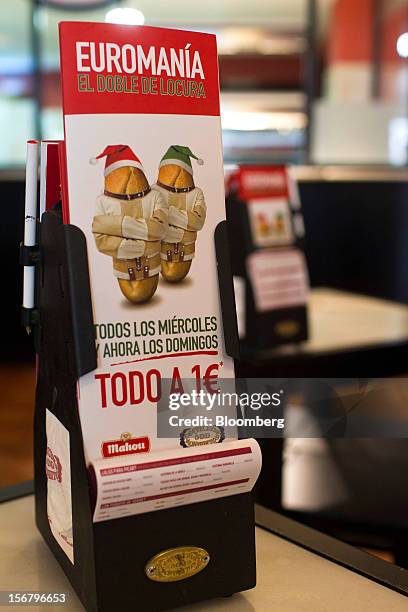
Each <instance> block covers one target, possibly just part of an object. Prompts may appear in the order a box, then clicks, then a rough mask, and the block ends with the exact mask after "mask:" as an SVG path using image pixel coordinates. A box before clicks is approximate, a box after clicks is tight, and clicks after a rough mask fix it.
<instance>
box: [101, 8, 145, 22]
mask: <svg viewBox="0 0 408 612" xmlns="http://www.w3.org/2000/svg"><path fill="white" fill-rule="evenodd" d="M144 20H145V18H144V15H143V13H142V11H139V10H138V9H134V8H114V9H111V10H110V11H108V12H107V13H106V15H105V21H106V23H120V24H122V25H143V24H144Z"/></svg>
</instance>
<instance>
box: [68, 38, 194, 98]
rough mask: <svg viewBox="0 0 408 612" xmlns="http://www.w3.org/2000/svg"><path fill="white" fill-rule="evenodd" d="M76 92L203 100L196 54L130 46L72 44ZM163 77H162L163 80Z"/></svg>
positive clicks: (184, 50)
mask: <svg viewBox="0 0 408 612" xmlns="http://www.w3.org/2000/svg"><path fill="white" fill-rule="evenodd" d="M76 64H77V72H78V81H77V82H78V91H79V92H88V93H89V92H95V91H96V92H98V93H102V92H115V93H134V94H151V95H162V96H167V95H170V96H184V97H196V98H205V88H204V83H203V81H204V80H205V73H204V69H203V65H202V62H201V57H200V52H199V51H198V50H193V49H191V43H188V44H187V45H185V47H184V48H182V49H174V48H170V49H166V48H165V47H155V46H150V47H148V48H147V49H144V48H143V46H142V45H140V44H138V45H133V44H130V43H127V44H124V45H119V44H117V43H113V42H99V43H95V42H84V41H78V42H77V43H76ZM163 77H164V78H163Z"/></svg>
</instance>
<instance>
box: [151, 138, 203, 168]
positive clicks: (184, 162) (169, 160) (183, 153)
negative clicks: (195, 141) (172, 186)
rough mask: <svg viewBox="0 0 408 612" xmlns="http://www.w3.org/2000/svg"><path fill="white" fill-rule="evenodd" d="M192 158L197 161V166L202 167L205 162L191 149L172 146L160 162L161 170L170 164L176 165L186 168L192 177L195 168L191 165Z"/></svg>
mask: <svg viewBox="0 0 408 612" xmlns="http://www.w3.org/2000/svg"><path fill="white" fill-rule="evenodd" d="M191 157H192V158H193V159H196V160H197V164H198V165H199V166H202V165H203V164H204V161H203V160H202V159H200V158H199V157H197V155H194V153H193V152H192V151H191V149H189V147H183V146H181V145H172V146H171V147H169V148H168V149H167V151H166V153H165V154H164V155H163V157H162V158H161V161H160V165H159V168H161V167H162V166H169V165H170V164H174V165H175V166H180V168H184V170H187V172H189V173H190V174H191V175H192V174H193V167H192V165H191Z"/></svg>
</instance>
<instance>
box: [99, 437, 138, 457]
mask: <svg viewBox="0 0 408 612" xmlns="http://www.w3.org/2000/svg"><path fill="white" fill-rule="evenodd" d="M149 450H150V440H149V438H148V437H147V436H143V437H141V438H132V434H130V433H123V434H122V435H121V437H120V439H119V440H108V441H107V442H103V444H102V456H103V457H105V458H108V457H119V456H120V455H132V454H135V453H148V452H149Z"/></svg>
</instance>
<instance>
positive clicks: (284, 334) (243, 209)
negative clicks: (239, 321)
mask: <svg viewBox="0 0 408 612" xmlns="http://www.w3.org/2000/svg"><path fill="white" fill-rule="evenodd" d="M226 206H227V218H228V227H229V229H230V236H231V241H230V246H231V254H232V268H231V269H232V274H233V275H234V276H237V277H240V278H242V279H244V281H245V297H244V302H245V308H244V312H245V326H244V327H245V337H243V338H242V346H243V348H245V349H248V348H250V349H255V350H263V349H270V348H274V347H277V346H280V345H282V344H288V343H290V344H299V343H301V342H304V341H305V340H307V338H308V333H309V332H308V317H307V308H306V306H294V307H287V308H279V309H272V310H268V311H265V312H260V311H259V310H258V309H257V307H256V300H255V292H254V288H253V283H252V280H251V278H250V277H249V275H248V271H247V261H248V258H249V257H250V255H252V254H253V253H255V252H259V251H273V250H274V249H273V248H259V247H257V245H256V244H255V243H254V239H253V235H252V230H251V224H250V220H249V214H248V204H247V203H246V202H244V201H243V200H242V199H240V197H239V195H238V193H237V192H232V193H231V194H230V195H229V196H228V198H227V200H226ZM293 247H295V248H297V249H300V250H302V251H303V250H304V240H303V239H296V241H295V243H294V244H293Z"/></svg>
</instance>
